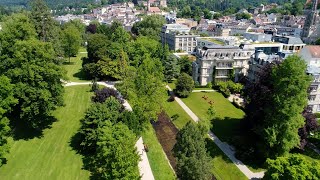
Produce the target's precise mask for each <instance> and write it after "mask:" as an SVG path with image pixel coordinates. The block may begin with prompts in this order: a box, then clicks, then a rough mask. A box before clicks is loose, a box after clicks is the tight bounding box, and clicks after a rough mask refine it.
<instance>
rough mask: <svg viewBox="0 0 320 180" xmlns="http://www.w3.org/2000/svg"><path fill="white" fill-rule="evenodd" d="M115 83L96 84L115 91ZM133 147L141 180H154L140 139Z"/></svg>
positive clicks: (127, 105) (80, 83)
mask: <svg viewBox="0 0 320 180" xmlns="http://www.w3.org/2000/svg"><path fill="white" fill-rule="evenodd" d="M62 82H64V86H77V85H91V84H92V82H65V81H62ZM115 83H116V82H98V84H99V85H102V86H105V87H109V88H113V89H116V88H115V87H114V85H115ZM123 105H124V107H125V108H126V109H127V110H128V111H132V108H131V106H130V104H129V103H128V102H127V101H126V100H124V103H123ZM135 146H136V148H137V151H138V154H139V156H140V161H139V164H138V166H139V172H140V176H141V180H154V176H153V173H152V170H151V167H150V164H149V160H148V156H147V153H146V152H145V151H144V145H143V140H142V137H140V138H139V140H138V141H137V143H136V145H135Z"/></svg>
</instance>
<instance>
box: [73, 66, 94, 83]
mask: <svg viewBox="0 0 320 180" xmlns="http://www.w3.org/2000/svg"><path fill="white" fill-rule="evenodd" d="M72 76H73V77H75V78H78V79H80V80H91V79H89V78H87V76H86V74H85V72H84V71H83V69H82V68H81V70H80V71H79V72H76V73H74V74H73V75H72Z"/></svg>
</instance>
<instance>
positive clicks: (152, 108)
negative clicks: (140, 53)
mask: <svg viewBox="0 0 320 180" xmlns="http://www.w3.org/2000/svg"><path fill="white" fill-rule="evenodd" d="M133 78H134V79H131V78H130V79H129V78H127V80H128V81H133V82H134V89H132V92H134V93H135V95H136V96H135V97H129V99H132V100H133V101H131V102H132V104H133V108H140V110H142V112H144V115H145V118H147V119H149V118H154V119H156V117H157V113H158V112H160V109H161V102H163V94H164V92H165V89H164V86H163V84H162V80H163V74H162V65H161V62H160V61H159V60H157V59H153V60H151V58H150V57H148V55H146V57H145V60H144V61H143V62H142V64H141V65H140V66H139V67H138V69H137V72H136V76H134V77H133ZM124 81H126V80H124Z"/></svg>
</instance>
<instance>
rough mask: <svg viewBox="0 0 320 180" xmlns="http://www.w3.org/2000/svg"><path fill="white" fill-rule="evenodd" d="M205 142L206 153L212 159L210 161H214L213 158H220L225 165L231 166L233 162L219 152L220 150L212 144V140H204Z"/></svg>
mask: <svg viewBox="0 0 320 180" xmlns="http://www.w3.org/2000/svg"><path fill="white" fill-rule="evenodd" d="M205 141H206V148H207V152H208V153H209V155H210V156H211V157H212V159H214V158H215V157H219V156H221V157H222V159H223V160H224V161H225V162H226V163H228V164H229V163H230V164H233V162H232V161H231V160H230V159H229V158H228V157H227V156H226V155H225V154H224V153H223V152H222V151H221V149H220V148H219V147H218V146H217V145H216V144H215V143H214V142H213V140H212V139H210V138H206V140H205Z"/></svg>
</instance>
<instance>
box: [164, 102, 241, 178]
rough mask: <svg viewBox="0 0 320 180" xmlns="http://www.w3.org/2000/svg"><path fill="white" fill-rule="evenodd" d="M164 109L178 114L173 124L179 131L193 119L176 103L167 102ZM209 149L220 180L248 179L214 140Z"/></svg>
mask: <svg viewBox="0 0 320 180" xmlns="http://www.w3.org/2000/svg"><path fill="white" fill-rule="evenodd" d="M164 106H165V107H164V108H165V111H166V112H167V114H168V115H169V116H170V117H171V116H173V115H174V114H178V115H179V118H178V119H177V120H175V121H173V123H174V124H175V126H176V127H178V128H179V129H181V128H183V126H184V125H185V124H186V123H187V122H188V121H191V120H192V119H191V118H190V116H189V115H188V114H187V113H186V112H185V111H184V110H183V109H182V108H181V106H180V105H179V104H178V103H177V102H176V101H173V102H165V103H164ZM207 149H208V151H209V152H210V155H211V156H212V158H213V160H212V164H213V168H212V173H213V174H214V176H215V177H216V178H217V179H219V180H225V179H226V180H228V179H229V180H233V179H237V180H242V179H243V180H244V179H247V178H246V176H245V175H244V174H243V173H242V172H241V171H240V170H239V169H238V168H237V167H236V166H235V165H234V164H233V163H232V161H231V160H230V159H229V158H228V157H227V156H226V155H225V154H224V153H223V152H222V151H221V150H220V149H219V147H218V146H217V145H216V144H214V143H213V141H212V140H209V141H207Z"/></svg>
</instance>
